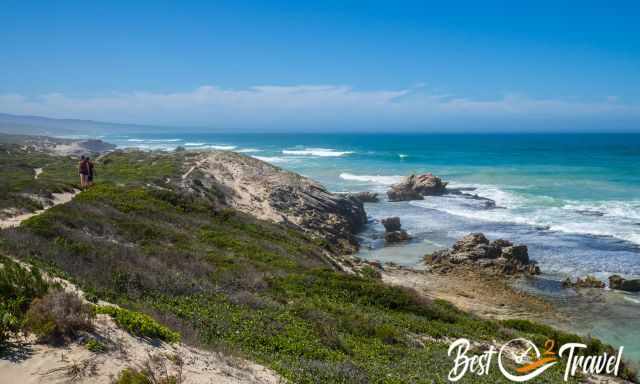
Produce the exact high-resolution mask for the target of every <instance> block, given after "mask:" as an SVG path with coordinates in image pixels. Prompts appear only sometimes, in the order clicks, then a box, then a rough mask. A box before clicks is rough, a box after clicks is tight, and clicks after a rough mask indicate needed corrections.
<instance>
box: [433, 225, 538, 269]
mask: <svg viewBox="0 0 640 384" xmlns="http://www.w3.org/2000/svg"><path fill="white" fill-rule="evenodd" d="M424 262H425V263H426V264H429V265H451V266H454V265H457V264H467V265H471V266H475V267H477V268H478V269H479V270H482V271H484V272H486V271H489V272H493V273H497V274H507V275H510V274H516V273H526V274H529V275H538V274H540V267H538V266H537V265H536V263H535V262H533V261H531V260H530V259H529V253H528V249H527V246H526V245H514V244H513V243H511V242H510V241H507V240H502V239H498V240H495V241H493V242H489V240H488V239H487V238H486V236H485V235H484V234H482V233H471V234H468V235H466V236H464V237H463V238H461V239H460V240H458V241H457V242H456V243H455V244H454V245H453V247H451V249H442V250H438V251H435V252H433V253H431V254H429V255H425V256H424Z"/></svg>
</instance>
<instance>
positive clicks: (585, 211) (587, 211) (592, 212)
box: [576, 209, 604, 217]
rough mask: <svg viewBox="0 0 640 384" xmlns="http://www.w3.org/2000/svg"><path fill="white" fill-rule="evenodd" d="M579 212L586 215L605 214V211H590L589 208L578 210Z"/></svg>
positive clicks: (597, 215)
mask: <svg viewBox="0 0 640 384" xmlns="http://www.w3.org/2000/svg"><path fill="white" fill-rule="evenodd" d="M576 212H577V213H579V214H581V215H584V216H596V217H599V216H604V212H600V211H589V210H586V209H585V210H577V211H576Z"/></svg>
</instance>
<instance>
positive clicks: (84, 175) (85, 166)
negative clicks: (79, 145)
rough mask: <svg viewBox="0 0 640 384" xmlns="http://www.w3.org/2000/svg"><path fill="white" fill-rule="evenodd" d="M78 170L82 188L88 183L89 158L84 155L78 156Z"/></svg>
mask: <svg viewBox="0 0 640 384" xmlns="http://www.w3.org/2000/svg"><path fill="white" fill-rule="evenodd" d="M78 172H79V173H80V188H82V189H84V188H86V187H87V186H88V183H89V160H88V159H87V158H86V157H85V156H84V155H82V156H81V157H80V164H78Z"/></svg>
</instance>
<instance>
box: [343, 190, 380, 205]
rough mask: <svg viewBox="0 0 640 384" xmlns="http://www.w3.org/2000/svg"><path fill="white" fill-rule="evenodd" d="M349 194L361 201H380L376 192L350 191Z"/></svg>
mask: <svg viewBox="0 0 640 384" xmlns="http://www.w3.org/2000/svg"><path fill="white" fill-rule="evenodd" d="M349 196H351V197H352V198H354V199H356V200H358V201H360V202H362V203H377V202H379V201H380V199H378V194H377V193H375V192H358V193H350V194H349Z"/></svg>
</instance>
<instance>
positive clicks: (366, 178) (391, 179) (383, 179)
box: [340, 172, 403, 185]
mask: <svg viewBox="0 0 640 384" xmlns="http://www.w3.org/2000/svg"><path fill="white" fill-rule="evenodd" d="M340 178H341V179H342V180H349V181H361V182H367V183H372V184H380V185H391V184H395V183H398V182H400V181H401V180H402V178H403V176H382V175H354V174H352V173H346V172H343V173H341V174H340Z"/></svg>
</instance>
